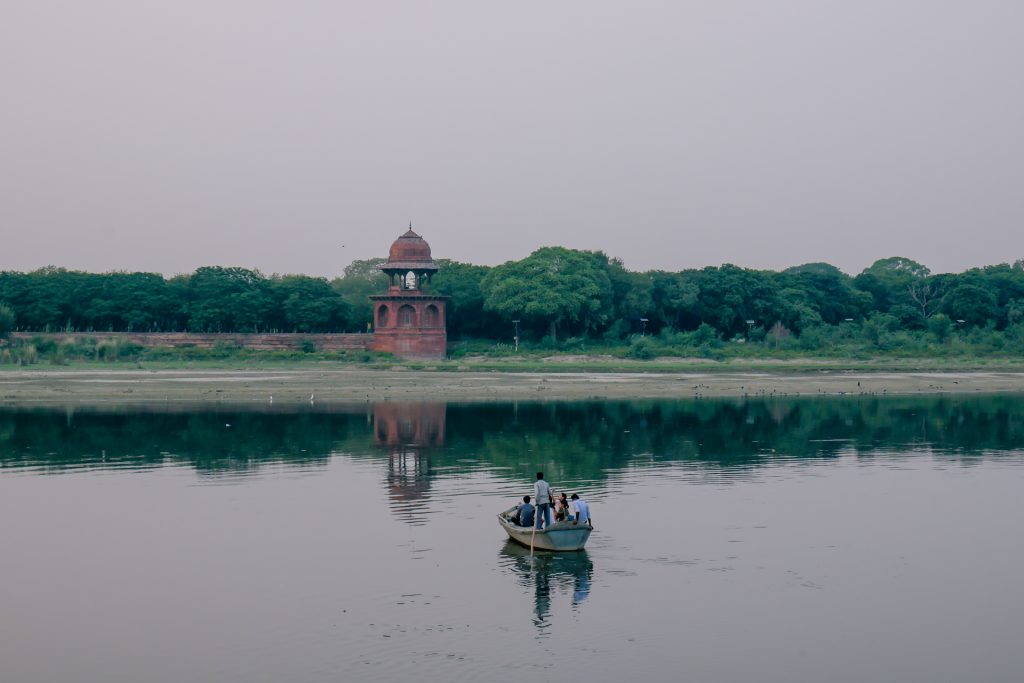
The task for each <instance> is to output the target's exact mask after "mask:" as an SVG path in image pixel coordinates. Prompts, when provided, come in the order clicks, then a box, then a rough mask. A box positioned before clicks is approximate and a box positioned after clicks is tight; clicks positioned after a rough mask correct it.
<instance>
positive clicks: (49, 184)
mask: <svg viewBox="0 0 1024 683" xmlns="http://www.w3.org/2000/svg"><path fill="white" fill-rule="evenodd" d="M1022 67H1024V2H1020V0H1010V1H1006V2H1000V1H996V0H987V1H986V0H963V1H959V2H957V1H952V0H949V1H947V0H922V1H920V2H912V1H906V0H878V1H875V0H867V1H865V0H860V1H857V2H851V1H849V0H841V1H835V2H829V1H826V0H816V1H814V0H808V1H805V2H796V1H772V0H751V1H750V2H729V1H727V0H707V1H705V2H685V1H682V0H675V1H671V2H637V1H629V2H626V1H624V0H623V1H619V2H598V1H595V0H586V1H583V2H561V1H557V0H547V1H545V2H514V3H509V2H503V3H498V2H486V1H484V0H472V1H468V2H427V1H421V2H402V3H396V2H381V1H373V2H369V1H368V2H358V3H357V2H340V1H338V0H333V1H327V0H325V1H323V2H315V1H311V0H309V1H303V0H290V1H283V0H282V1H281V2H260V1H258V0H231V1H228V0H201V1H200V0H174V1H173V2H168V1H167V0H159V1H156V2H148V1H143V0H122V1H120V2H104V1H101V0H89V1H88V2H83V1H80V0H69V1H66V2H49V1H47V0H24V1H19V0H8V1H7V2H4V6H3V11H2V12H0V123H2V125H0V269H18V270H25V269H31V268H36V267H39V266H42V265H46V264H55V265H62V266H66V267H69V268H81V269H87V270H100V271H104V270H111V269H128V270H153V271H160V272H164V273H168V274H170V273H176V272H185V271H191V270H192V269H194V268H195V267H197V266H201V265H210V264H220V265H242V266H248V267H256V268H259V269H261V270H263V271H264V272H266V273H273V272H279V273H285V272H302V273H309V274H318V275H329V276H330V275H336V274H339V273H340V272H341V270H342V269H343V268H344V266H345V265H347V264H348V263H349V262H350V261H351V260H353V259H356V258H367V257H371V256H381V255H386V252H387V248H388V246H389V245H390V243H391V241H392V240H393V239H394V238H395V237H397V236H398V235H399V234H400V233H401V232H402V231H403V230H404V229H405V227H406V225H407V223H408V221H409V220H410V219H411V220H412V221H413V222H414V227H415V228H416V230H417V231H418V232H420V233H421V234H422V235H423V236H424V237H426V239H427V240H428V241H429V242H430V244H431V246H432V247H433V250H434V255H435V257H447V258H453V259H458V260H463V261H470V262H474V263H484V264H496V263H500V262H502V261H505V260H509V259H515V258H521V257H523V256H525V255H527V254H528V253H530V252H531V251H533V250H534V249H536V248H537V247H540V246H543V245H552V244H559V245H564V246H569V247H575V248H583V249H603V250H604V251H606V252H607V253H609V254H611V255H613V256H619V257H621V258H622V259H623V260H624V261H625V262H626V265H627V266H628V267H630V268H633V269H648V268H664V269H680V268H684V267H694V266H704V265H717V264H720V263H723V262H731V263H736V264H739V265H743V266H751V267H767V268H781V267H786V266H790V265H795V264H799V263H804V262H808V261H822V260H824V261H829V262H831V263H834V264H836V265H838V266H840V267H841V268H843V269H844V270H847V271H848V272H854V273H855V272H859V271H860V270H861V269H862V268H863V267H865V266H866V265H868V264H869V263H870V262H871V261H873V260H874V259H876V258H879V257H883V256H891V255H896V254H899V255H904V256H909V257H911V258H915V259H917V260H919V261H921V262H923V263H925V264H926V265H928V266H930V267H931V268H932V269H933V270H935V271H946V270H962V269H964V268H966V267H970V266H974V265H983V264H988V263H997V262H1001V261H1007V260H1013V259H1015V258H1021V257H1024V239H1022V237H1021V235H1022V234H1024V229H1022V228H1024V220H1022V219H1024V87H1022V78H1024V77H1022V73H1021V70H1022Z"/></svg>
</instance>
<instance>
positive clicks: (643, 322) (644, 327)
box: [640, 318, 647, 337]
mask: <svg viewBox="0 0 1024 683" xmlns="http://www.w3.org/2000/svg"><path fill="white" fill-rule="evenodd" d="M646 334H647V318H640V336H641V337H643V336H644V335H646Z"/></svg>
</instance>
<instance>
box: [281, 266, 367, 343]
mask: <svg viewBox="0 0 1024 683" xmlns="http://www.w3.org/2000/svg"><path fill="white" fill-rule="evenodd" d="M271 282H272V287H273V291H274V295H275V297H276V298H277V300H278V301H279V305H280V317H281V323H282V325H281V329H284V330H286V331H295V332H339V331H342V330H344V329H345V324H346V322H347V315H348V311H349V306H348V304H347V303H346V302H345V300H344V299H343V298H342V297H341V295H340V294H339V293H338V292H337V291H336V290H335V289H334V288H333V287H331V285H330V283H328V282H327V279H326V278H322V277H309V276H308V275H284V276H277V277H275V278H273V279H272V280H271Z"/></svg>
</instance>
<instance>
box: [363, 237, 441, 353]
mask: <svg viewBox="0 0 1024 683" xmlns="http://www.w3.org/2000/svg"><path fill="white" fill-rule="evenodd" d="M380 269H381V270H382V271H384V273H385V274H386V275H387V276H388V291H387V294H375V295H373V296H371V297H370V299H371V300H372V301H373V319H374V322H375V326H374V332H373V340H372V341H371V342H370V348H371V349H373V350H374V351H386V352H388V353H392V354H394V355H396V356H398V357H400V358H444V357H445V356H446V355H447V346H448V333H447V332H446V331H445V310H444V308H445V299H446V298H447V297H443V296H435V295H433V294H429V293H426V292H424V291H423V289H422V287H423V285H424V284H428V283H429V282H430V279H431V277H433V275H434V273H436V272H437V264H436V263H434V261H433V259H432V258H431V257H430V245H429V244H427V242H426V240H424V239H423V238H422V237H420V236H419V235H417V234H416V233H414V232H413V231H412V225H411V224H410V225H409V231H408V232H406V233H405V234H404V235H402V236H401V237H399V238H398V239H397V240H395V243H394V244H392V245H391V252H390V253H389V254H388V261H387V263H384V264H382V265H381V266H380Z"/></svg>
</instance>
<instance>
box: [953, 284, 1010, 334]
mask: <svg viewBox="0 0 1024 683" xmlns="http://www.w3.org/2000/svg"><path fill="white" fill-rule="evenodd" d="M943 308H944V309H945V311H946V313H947V314H949V316H950V317H951V318H953V319H954V320H963V321H964V322H965V323H966V324H968V325H980V326H984V325H985V324H986V323H988V322H989V321H993V323H994V320H995V318H996V317H997V315H998V311H997V310H996V297H995V295H994V294H993V293H992V292H991V291H989V290H988V289H987V288H985V287H981V286H978V285H975V284H969V283H962V284H957V285H955V286H953V287H952V288H951V289H950V290H949V291H948V292H947V293H946V296H945V299H944V300H943Z"/></svg>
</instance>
